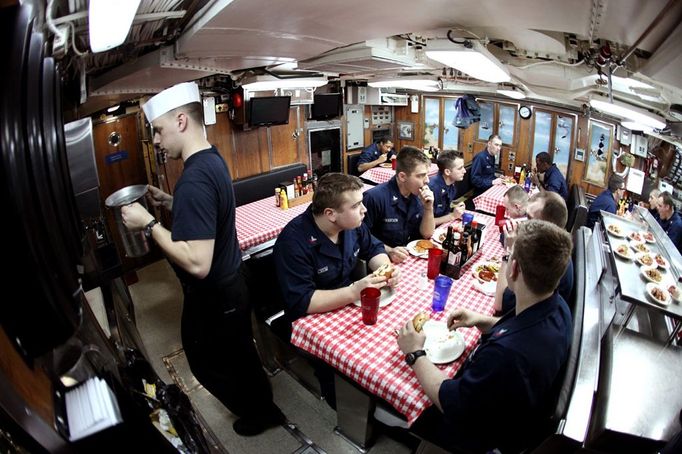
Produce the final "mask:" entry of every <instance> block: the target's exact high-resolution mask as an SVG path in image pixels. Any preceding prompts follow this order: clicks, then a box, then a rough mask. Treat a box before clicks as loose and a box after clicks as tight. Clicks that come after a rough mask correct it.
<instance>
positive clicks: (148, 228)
mask: <svg viewBox="0 0 682 454" xmlns="http://www.w3.org/2000/svg"><path fill="white" fill-rule="evenodd" d="M156 224H159V225H161V223H160V222H159V221H157V220H156V219H152V220H151V221H149V224H147V225H146V226H144V236H145V237H147V238H151V237H152V229H153V228H154V226H155V225H156Z"/></svg>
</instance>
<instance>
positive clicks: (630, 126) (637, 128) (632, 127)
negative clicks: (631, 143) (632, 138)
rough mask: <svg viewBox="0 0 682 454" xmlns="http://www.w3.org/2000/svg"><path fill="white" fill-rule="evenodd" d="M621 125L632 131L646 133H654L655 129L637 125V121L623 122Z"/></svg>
mask: <svg viewBox="0 0 682 454" xmlns="http://www.w3.org/2000/svg"><path fill="white" fill-rule="evenodd" d="M620 124H621V125H623V127H624V128H628V129H629V130H630V131H642V132H646V133H651V132H654V128H652V127H651V126H647V125H643V124H641V123H637V122H636V121H621V122H620Z"/></svg>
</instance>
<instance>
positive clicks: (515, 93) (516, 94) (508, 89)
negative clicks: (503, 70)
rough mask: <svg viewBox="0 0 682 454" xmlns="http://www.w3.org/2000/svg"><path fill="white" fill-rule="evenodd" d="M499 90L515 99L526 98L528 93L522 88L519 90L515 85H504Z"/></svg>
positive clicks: (500, 92)
mask: <svg viewBox="0 0 682 454" xmlns="http://www.w3.org/2000/svg"><path fill="white" fill-rule="evenodd" d="M497 92H498V93H499V94H501V95H504V96H508V97H510V98H514V99H524V98H525V97H526V94H525V93H524V92H523V91H522V90H519V89H518V88H517V87H515V86H513V85H511V86H509V85H502V86H500V88H498V89H497Z"/></svg>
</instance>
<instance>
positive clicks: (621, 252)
mask: <svg viewBox="0 0 682 454" xmlns="http://www.w3.org/2000/svg"><path fill="white" fill-rule="evenodd" d="M613 252H614V253H615V254H616V255H617V256H618V257H620V258H622V259H625V260H632V258H633V257H634V255H633V254H632V252H630V248H629V247H628V245H627V244H625V243H622V244H619V245H618V246H616V247H615V248H614V250H613Z"/></svg>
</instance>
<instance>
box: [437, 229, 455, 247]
mask: <svg viewBox="0 0 682 454" xmlns="http://www.w3.org/2000/svg"><path fill="white" fill-rule="evenodd" d="M453 232H454V228H453ZM447 234H448V229H447V227H446V228H442V227H441V228H437V229H436V230H435V231H434V232H433V236H432V237H431V241H433V242H434V243H439V244H440V243H442V242H443V240H444V239H445V235H447ZM441 235H442V237H443V239H442V240H441V239H440V238H441Z"/></svg>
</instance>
